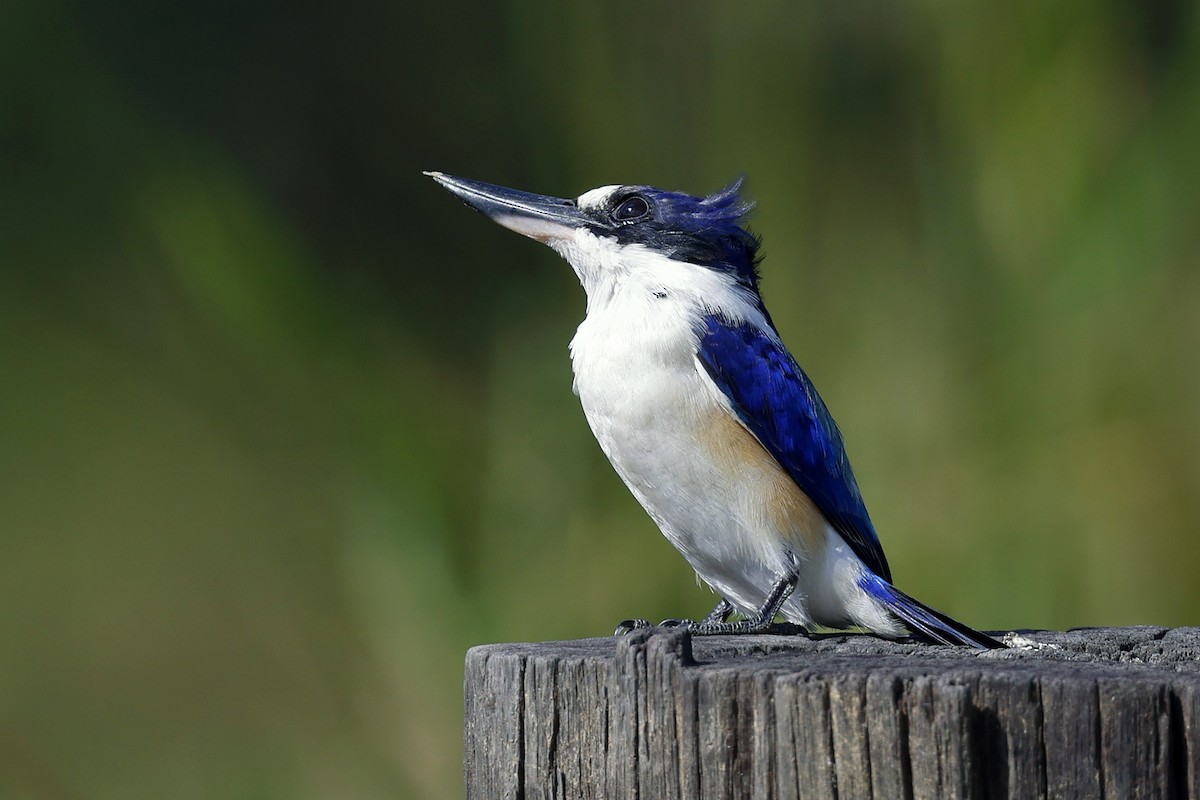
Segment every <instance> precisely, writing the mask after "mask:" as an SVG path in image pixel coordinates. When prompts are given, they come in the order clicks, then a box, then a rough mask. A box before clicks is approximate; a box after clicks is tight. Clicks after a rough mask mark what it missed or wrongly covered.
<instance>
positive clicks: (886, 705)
mask: <svg viewBox="0 0 1200 800" xmlns="http://www.w3.org/2000/svg"><path fill="white" fill-rule="evenodd" d="M1024 638H1025V639H1026V640H1027V641H1028V642H1029V643H1030V645H1031V646H1029V647H1027V648H1021V649H1010V650H999V651H991V652H978V653H977V652H972V651H968V650H965V649H960V648H950V647H931V646H926V645H914V644H901V643H895V642H887V641H884V640H881V639H877V638H874V637H869V636H854V635H830V636H820V637H817V638H815V639H809V638H807V637H804V636H747V637H712V638H696V639H693V638H691V637H690V636H689V635H688V634H686V633H682V632H678V631H674V632H671V631H665V630H654V629H652V630H648V631H637V632H635V633H633V634H630V635H628V636H624V637H619V638H605V639H584V640H580V641H574V642H545V643H540V644H496V645H486V646H482V647H476V648H473V649H472V650H471V651H470V652H469V653H468V655H467V663H466V730H465V746H466V754H465V756H466V757H465V767H466V782H467V796H468V798H474V799H476V800H495V799H496V798H580V799H581V800H592V799H593V798H613V800H624V799H625V798H641V799H642V800H659V798H725V797H738V798H764V799H765V798H771V799H772V800H788V798H831V799H832V798H836V800H854V799H855V798H877V799H878V800H894V799H895V800H899V799H902V798H909V799H911V800H925V798H941V797H947V798H989V799H991V798H1089V799H1091V798H1120V800H1127V799H1128V798H1163V800H1167V799H1168V798H1190V799H1191V800H1200V628H1176V629H1166V628H1152V627H1136V628H1095V629H1085V630H1076V631H1070V632H1067V633H1058V632H1048V631H1039V632H1030V633H1027V634H1025V637H1024Z"/></svg>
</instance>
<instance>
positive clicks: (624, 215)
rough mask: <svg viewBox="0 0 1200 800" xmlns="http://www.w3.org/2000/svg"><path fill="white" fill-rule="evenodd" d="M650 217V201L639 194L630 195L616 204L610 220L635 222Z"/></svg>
mask: <svg viewBox="0 0 1200 800" xmlns="http://www.w3.org/2000/svg"><path fill="white" fill-rule="evenodd" d="M648 216H650V201H649V200H647V199H646V198H644V197H642V196H641V195H640V194H631V195H629V196H628V197H626V198H624V199H623V200H621V202H619V203H617V206H616V208H614V209H613V212H612V218H613V219H614V220H615V221H617V222H637V221H638V220H640V219H645V218H646V217H648Z"/></svg>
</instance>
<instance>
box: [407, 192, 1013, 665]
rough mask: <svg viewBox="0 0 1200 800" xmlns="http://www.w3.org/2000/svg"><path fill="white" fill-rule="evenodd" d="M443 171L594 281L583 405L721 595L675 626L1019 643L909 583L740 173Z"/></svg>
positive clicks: (473, 199)
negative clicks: (690, 181)
mask: <svg viewBox="0 0 1200 800" xmlns="http://www.w3.org/2000/svg"><path fill="white" fill-rule="evenodd" d="M426 174H428V175H429V176H430V177H432V178H434V179H435V180H436V181H438V183H440V184H441V185H442V186H444V187H445V188H446V189H448V190H450V191H451V192H452V193H454V194H455V195H457V196H458V197H459V198H461V199H462V200H463V201H464V202H466V203H467V204H468V205H469V206H471V207H473V208H475V209H476V210H478V211H480V212H482V213H483V214H485V215H487V216H488V217H490V218H491V219H493V220H494V221H496V222H497V223H499V224H500V225H503V226H504V227H506V228H509V229H510V230H513V231H516V232H517V233H520V234H523V235H525V236H528V237H530V238H532V239H536V240H538V241H540V242H543V243H545V244H547V245H549V246H550V247H551V248H553V249H554V250H555V251H556V252H558V253H559V255H561V256H562V257H563V258H565V259H566V260H567V262H569V263H570V265H571V267H572V268H573V269H574V270H575V274H576V275H578V277H579V281H580V283H582V284H583V288H584V291H585V292H586V293H587V314H586V318H585V319H584V321H583V322H582V323H581V324H580V326H579V329H578V330H577V331H576V333H575V337H574V339H572V340H571V345H570V351H571V362H572V366H573V368H574V374H575V393H576V394H577V395H578V396H579V399H580V402H581V403H582V405H583V412H584V415H585V416H586V417H587V421H588V424H589V425H590V426H591V428H592V432H593V433H594V434H595V436H596V440H597V441H598V442H599V443H600V447H601V449H602V450H603V451H604V454H605V455H607V456H608V459H609V461H611V462H612V465H613V467H614V468H615V469H616V471H617V474H619V475H620V476H621V479H622V480H623V481H624V482H625V485H626V486H628V487H629V490H630V491H631V492H633V495H634V497H636V498H637V500H638V502H639V503H641V504H642V506H643V507H644V508H645V509H646V511H647V512H648V513H649V514H650V516H651V518H653V520H654V521H655V523H657V524H658V526H659V528H661V529H662V532H663V534H664V535H665V536H666V537H667V539H668V540H669V541H670V542H671V544H673V545H674V546H675V547H676V548H677V549H678V550H679V552H680V553H682V554H683V557H684V558H686V559H687V561H688V563H689V564H690V565H691V566H692V568H693V569H694V570H695V571H696V574H697V575H698V576H699V577H700V579H701V580H703V581H704V582H705V583H707V584H708V585H709V586H711V587H712V588H713V590H714V591H715V592H716V593H717V594H718V595H719V596H720V597H721V601H720V603H718V604H717V607H716V608H715V609H713V611H712V613H711V614H709V615H708V616H707V617H705V618H704V619H703V620H699V621H695V622H693V621H690V620H668V621H666V622H665V623H664V624H674V625H682V626H686V627H688V628H689V629H690V630H691V631H692V632H693V633H695V634H733V633H756V632H761V631H765V630H767V629H768V628H769V626H770V625H771V624H772V623H773V622H774V620H775V618H776V617H777V616H778V615H780V614H782V615H783V617H784V618H786V619H787V620H788V621H790V622H793V623H795V624H797V625H801V626H803V627H805V628H806V629H811V628H812V627H813V626H814V625H820V626H825V627H829V628H847V627H861V628H865V629H867V630H869V631H872V632H874V633H876V634H878V635H880V636H885V637H889V638H899V637H903V636H905V635H906V634H907V635H911V636H913V637H914V638H916V639H919V640H921V641H925V642H931V643H941V644H955V645H967V646H971V647H977V648H995V647H1002V646H1003V645H1001V644H1000V643H999V642H998V641H996V640H995V639H993V638H992V637H990V636H987V635H986V634H983V633H980V632H979V631H976V630H973V629H972V628H970V627H968V626H966V625H964V624H962V623H960V622H957V621H955V620H953V619H951V618H950V617H948V616H946V615H945V614H942V613H941V612H938V611H935V610H934V609H932V608H930V607H929V606H926V605H925V604H923V603H921V602H919V601H917V600H915V599H913V598H912V597H909V596H908V595H907V594H905V593H904V592H901V591H900V590H899V589H897V588H896V587H895V586H893V585H892V574H891V570H890V569H889V568H888V562H887V558H886V557H885V556H884V554H883V548H882V546H881V545H880V543H879V537H878V536H877V535H876V533H875V527H874V525H872V523H871V518H870V516H868V514H867V508H866V506H865V505H864V503H863V498H862V494H861V493H860V492H859V489H858V483H857V482H856V481H855V479H854V473H853V471H852V470H851V469H850V461H849V459H848V458H847V456H846V449H845V446H844V444H843V443H842V435H841V433H840V432H839V431H838V427H837V425H836V424H835V423H834V421H833V417H832V416H830V414H829V410H828V409H827V408H826V407H825V403H824V402H823V401H822V400H821V397H820V395H818V394H817V390H816V388H815V387H814V386H813V384H812V381H810V380H809V378H808V376H807V375H806V374H805V373H804V370H802V369H801V368H800V366H799V365H798V364H797V363H796V360H795V359H794V358H792V355H791V354H790V353H789V352H788V350H787V348H786V347H785V346H784V345H783V342H782V341H780V338H779V334H778V332H777V331H776V330H775V326H774V324H773V323H772V322H771V316H770V314H768V313H767V309H766V307H765V306H764V305H763V301H762V297H761V295H760V294H759V288H758V283H759V279H758V265H757V262H758V258H757V253H758V246H759V241H758V239H757V238H756V237H755V236H754V235H753V234H751V233H750V232H749V231H747V229H746V227H745V225H744V219H745V217H746V215H747V213H748V212H749V211H750V209H751V207H752V206H751V204H750V203H747V202H745V201H743V200H742V199H741V198H740V196H739V189H740V185H741V182H740V181H738V182H736V183H734V184H733V185H731V186H729V187H728V188H726V189H724V190H722V191H720V192H717V193H716V194H713V195H711V196H709V197H704V198H700V197H693V196H691V195H688V194H682V193H679V192H669V191H664V190H662V189H655V188H653V187H650V186H602V187H600V188H598V189H592V190H591V191H589V192H585V193H584V194H582V195H580V196H579V197H578V198H576V199H574V200H568V199H559V198H554V197H546V196H543V195H537V194H530V193H527V192H521V191H516V190H513V189H506V188H503V187H500V186H493V185H490V184H486V183H480V182H478V181H471V180H465V179H463V178H456V177H453V176H450V175H445V174H443V173H440V172H430V173H426ZM734 612H736V613H737V614H738V615H739V616H740V617H741V619H740V620H737V621H730V619H729V618H730V616H731V615H732V614H733V613H734ZM647 625H649V623H647V622H646V621H644V620H629V621H627V622H626V623H622V628H619V629H618V632H621V631H622V630H628V629H631V628H635V627H644V626H647Z"/></svg>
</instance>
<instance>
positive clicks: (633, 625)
mask: <svg viewBox="0 0 1200 800" xmlns="http://www.w3.org/2000/svg"><path fill="white" fill-rule="evenodd" d="M695 624H696V623H695V622H693V621H692V620H690V619H664V620H663V621H662V622H660V623H658V625H655V624H654V623H653V622H651V621H650V620H648V619H627V620H623V621H622V622H621V623H620V624H618V625H617V629H616V630H615V631H613V636H624V635H625V634H627V633H632V632H633V631H636V630H639V629H641V628H689V629H690V628H691V627H692V626H693V625H695Z"/></svg>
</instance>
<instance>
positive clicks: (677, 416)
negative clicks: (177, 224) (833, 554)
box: [571, 260, 828, 624]
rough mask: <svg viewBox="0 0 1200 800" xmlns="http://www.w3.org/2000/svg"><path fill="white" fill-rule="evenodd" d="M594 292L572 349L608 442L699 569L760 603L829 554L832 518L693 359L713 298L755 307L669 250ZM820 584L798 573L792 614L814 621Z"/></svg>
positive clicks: (588, 410)
mask: <svg viewBox="0 0 1200 800" xmlns="http://www.w3.org/2000/svg"><path fill="white" fill-rule="evenodd" d="M693 270H694V271H696V273H697V274H689V272H690V271H693ZM685 271H686V272H685ZM697 282H701V283H703V284H704V285H696V284H697ZM594 297H600V298H603V300H602V301H601V302H591V298H594ZM589 298H590V300H589V307H588V316H587V319H586V320H584V322H583V324H581V325H580V326H579V330H578V332H577V333H576V335H575V338H574V339H573V340H572V342H571V356H572V363H573V366H574V371H575V390H576V392H577V393H578V395H579V398H580V400H581V402H582V404H583V410H584V414H585V415H586V417H587V420H588V423H589V424H590V425H591V428H592V431H593V433H594V434H595V436H596V439H597V440H598V441H599V443H600V447H601V448H602V449H603V450H604V452H605V454H606V455H607V456H608V458H609V460H610V461H611V462H612V464H613V466H614V467H615V468H616V470H617V473H618V474H619V475H620V476H621V478H622V479H623V480H624V481H625V483H626V485H627V486H628V487H629V489H630V490H631V491H632V492H633V494H634V496H635V497H637V499H638V501H639V502H641V504H642V505H643V506H644V507H645V509H646V510H647V512H649V514H650V516H651V517H652V518H653V519H654V521H655V522H656V523H657V524H658V525H659V527H660V528H661V529H662V531H663V533H664V534H665V535H666V536H667V538H668V539H669V540H670V541H671V543H672V544H673V545H675V547H676V548H678V549H679V551H680V552H681V553H682V554H683V555H684V557H685V558H686V559H687V560H688V562H689V563H690V564H691V565H692V567H693V568H694V569H695V570H696V572H697V574H698V575H699V576H700V578H701V579H702V580H704V581H705V582H706V583H708V584H709V585H711V586H712V587H713V588H715V589H716V590H717V591H718V592H719V593H720V594H721V595H722V596H724V597H725V598H726V599H728V600H729V601H730V602H732V603H733V604H734V605H735V606H736V607H737V608H738V610H739V611H741V612H743V613H753V612H754V611H755V610H756V609H757V607H758V606H759V605H760V604H761V603H762V602H763V600H764V599H765V597H766V595H767V593H768V591H769V590H770V588H771V586H772V585H773V584H774V582H775V581H776V580H778V578H779V576H781V575H782V574H783V573H784V572H785V571H787V570H789V569H790V568H792V567H793V565H794V566H797V567H799V568H800V569H801V571H802V572H808V571H810V570H809V569H808V568H809V566H810V565H813V566H815V565H816V564H819V563H823V562H824V560H825V559H824V558H823V555H824V552H825V548H826V546H827V541H828V537H827V529H828V525H827V524H826V522H825V520H824V517H822V516H821V515H820V513H819V512H818V511H817V510H816V509H815V507H814V506H813V505H812V503H811V501H810V500H809V499H808V498H807V496H806V495H804V493H803V492H801V491H800V490H799V489H798V488H797V487H796V485H795V483H794V482H793V481H792V480H791V479H790V478H789V477H788V476H787V475H786V474H785V473H784V472H783V470H782V469H781V468H780V467H779V465H778V464H777V463H776V462H775V460H774V459H773V458H771V457H770V455H769V454H767V453H766V451H765V450H764V449H763V448H762V447H761V445H759V444H758V442H757V440H755V439H754V438H753V436H752V435H751V434H750V433H749V432H748V431H746V430H745V429H744V428H743V427H742V426H741V425H740V423H739V422H738V421H737V420H736V418H735V417H734V416H733V415H732V413H731V412H730V409H729V406H728V401H727V400H726V399H725V397H724V396H723V395H722V394H721V392H720V391H719V390H718V389H717V388H716V387H715V386H714V385H713V383H712V380H711V379H710V378H709V377H708V375H707V373H706V372H705V371H704V369H703V368H702V367H701V366H700V364H699V363H698V361H697V359H696V352H697V346H698V333H697V329H696V326H697V323H698V321H699V319H700V316H701V314H703V313H704V312H705V311H706V310H707V308H711V306H712V301H713V299H714V298H716V299H718V300H723V301H724V302H723V303H721V305H720V306H719V307H720V308H721V309H722V311H723V312H724V313H726V314H727V315H730V316H734V318H735V319H736V317H737V316H738V315H741V316H743V317H745V316H748V315H750V314H758V313H759V312H757V311H756V310H755V309H754V307H753V306H752V305H751V304H749V303H748V302H747V301H746V300H745V299H744V297H743V296H742V295H741V292H740V290H738V289H736V288H735V287H734V285H733V284H732V282H731V281H729V280H728V279H727V278H726V277H725V276H721V275H719V274H717V273H713V272H711V271H709V270H703V269H701V268H697V267H691V266H688V265H676V264H675V262H667V261H665V260H663V263H661V264H655V265H653V268H652V269H651V268H648V269H646V270H644V271H642V272H640V273H639V275H638V277H637V279H632V280H631V279H630V277H629V276H628V275H627V276H626V277H625V280H623V281H622V282H621V283H620V285H618V286H615V287H612V288H611V291H609V292H596V293H595V294H593V293H592V292H589ZM701 298H704V300H701ZM812 586H813V581H812V580H803V579H802V580H801V582H800V586H799V588H798V591H797V593H796V594H795V595H794V600H793V601H789V604H788V605H787V606H786V607H785V609H784V613H785V615H786V616H787V617H788V618H790V619H792V620H793V621H795V622H799V623H801V624H807V623H809V622H810V621H811V619H810V615H809V613H808V611H807V610H806V600H805V598H806V594H805V591H806V587H812Z"/></svg>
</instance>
